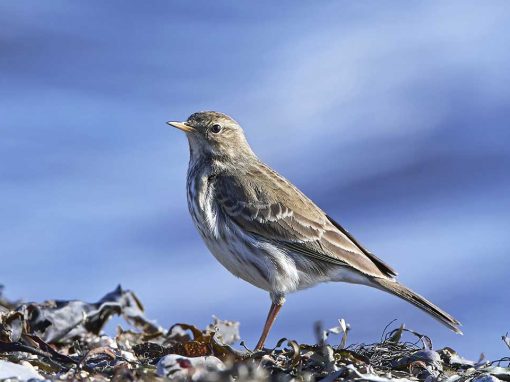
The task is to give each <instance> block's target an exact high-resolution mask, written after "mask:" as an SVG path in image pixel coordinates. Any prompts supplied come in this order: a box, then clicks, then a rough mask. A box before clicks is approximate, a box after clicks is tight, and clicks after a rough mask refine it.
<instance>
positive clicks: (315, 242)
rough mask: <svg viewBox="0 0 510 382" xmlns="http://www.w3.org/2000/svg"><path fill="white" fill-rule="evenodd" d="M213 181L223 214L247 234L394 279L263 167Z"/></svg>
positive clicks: (369, 254) (293, 190)
mask: <svg viewBox="0 0 510 382" xmlns="http://www.w3.org/2000/svg"><path fill="white" fill-rule="evenodd" d="M214 182H215V184H214V187H215V191H216V201H217V203H218V204H219V207H220V209H221V211H223V213H224V214H225V215H226V217H227V218H230V219H231V220H232V221H233V222H234V223H235V224H237V225H238V226H239V227H241V228H242V229H244V230H245V231H247V232H249V233H250V234H252V235H254V236H257V237H259V238H260V239H262V240H266V241H273V242H276V243H278V244H279V245H280V246H282V248H286V249H287V250H289V251H292V252H295V253H299V254H302V255H304V256H308V257H311V258H314V259H316V260H320V261H323V262H326V263H330V264H335V265H341V266H348V267H351V268H354V269H356V270H358V271H359V272H362V273H364V274H367V275H370V276H376V277H390V278H391V277H393V276H395V275H396V272H395V271H394V270H393V269H392V268H391V267H389V266H388V265H386V264H385V263H384V262H382V261H381V260H380V259H378V258H377V257H375V256H374V255H373V254H371V253H370V252H368V251H367V250H366V249H364V248H363V247H362V246H361V245H360V244H359V243H358V242H357V241H356V240H355V239H354V238H353V237H352V236H351V235H350V234H349V233H348V232H347V231H346V230H345V229H344V228H343V227H341V226H340V225H339V224H338V223H336V222H335V221H334V220H332V219H331V218H330V217H329V216H327V215H326V214H325V213H324V212H323V211H322V210H321V209H320V208H319V207H317V206H316V205H315V204H314V203H313V202H312V201H311V200H310V199H308V198H307V197H306V196H305V195H304V194H303V193H301V191H299V190H298V189H297V188H296V187H295V186H293V185H292V184H291V183H290V182H288V181H287V180H286V179H285V178H283V177H281V176H280V175H278V174H277V173H276V172H274V171H273V170H271V169H270V168H268V167H266V166H264V165H262V164H261V165H260V166H257V167H256V168H253V169H250V171H246V173H244V174H242V175H239V174H236V176H229V175H218V176H216V177H215V179H214Z"/></svg>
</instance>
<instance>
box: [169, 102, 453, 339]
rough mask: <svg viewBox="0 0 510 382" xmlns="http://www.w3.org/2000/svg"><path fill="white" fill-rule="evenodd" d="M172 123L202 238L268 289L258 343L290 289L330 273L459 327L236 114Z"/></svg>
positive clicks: (228, 264) (227, 263)
mask: <svg viewBox="0 0 510 382" xmlns="http://www.w3.org/2000/svg"><path fill="white" fill-rule="evenodd" d="M168 124H170V125H172V126H174V127H176V128H178V129H181V130H183V131H184V132H186V135H187V137H188V141H189V148H190V161H189V168H188V178H187V183H186V185H187V196H188V207H189V211H190V213H191V216H192V218H193V222H194V224H195V226H196V227H197V229H198V231H199V233H200V235H201V236H202V239H203V240H204V242H205V244H206V245H207V247H208V248H209V250H210V251H211V252H212V254H213V255H214V256H215V257H216V259H217V260H218V261H219V262H220V263H221V264H222V265H223V266H224V267H225V268H227V269H228V270H229V271H230V272H231V273H233V274H234V275H235V276H237V277H239V278H241V279H243V280H245V281H247V282H249V283H250V284H253V285H255V286H256V287H259V288H261V289H263V290H266V291H268V292H269V294H270V297H271V301H272V304H271V308H270V310H269V314H268V316H267V319H266V323H265V325H264V329H263V331H262V335H261V337H260V340H259V341H258V343H257V346H256V348H257V349H262V348H263V346H264V343H265V340H266V338H267V335H268V333H269V330H270V329H271V326H272V325H273V322H274V320H275V318H276V316H277V314H278V312H279V311H280V308H281V307H282V305H283V303H284V302H285V296H286V295H287V294H288V293H291V292H295V291H297V290H300V289H304V288H308V287H311V286H313V285H315V284H317V283H321V282H327V281H343V282H348V283H354V284H363V285H368V286H370V287H374V288H378V289H381V290H383V291H385V292H389V293H392V294H394V295H396V296H398V297H400V298H402V299H404V300H406V301H408V302H410V303H411V304H413V305H415V306H417V307H418V308H420V309H422V310H424V311H425V312H427V313H429V314H430V315H432V316H433V317H434V318H436V319H437V320H438V321H440V322H441V323H443V324H444V325H446V326H447V327H448V328H450V329H451V330H453V331H455V332H457V333H461V331H460V330H459V328H458V327H459V325H460V323H459V322H458V321H457V320H456V319H455V318H453V317H452V316H450V315H449V314H448V313H446V312H445V311H443V310H441V309H440V308H438V307H437V306H435V305H434V304H432V303H431V302H429V301H427V300H426V299H425V298H424V297H422V296H420V295H418V294H416V293H415V292H413V291H412V290H410V289H409V288H407V287H406V286H404V285H402V284H400V283H398V282H397V281H396V279H395V277H396V276H397V273H396V272H395V270H394V269H393V268H391V267H390V266H389V265H387V264H386V263H384V262H383V261H382V260H381V259H379V258H377V257H376V256H374V255H373V254H372V253H370V252H369V251H367V250H366V249H365V248H364V247H363V246H362V245H361V244H360V243H359V242H357V241H356V239H354V237H353V236H352V235H351V234H350V233H349V232H347V231H346V230H345V229H344V228H343V227H342V226H341V225H340V224H338V223H337V222H336V221H334V220H333V219H332V218H331V217H330V216H328V215H327V214H326V213H325V212H324V211H322V210H321V209H320V208H319V207H317V205H315V203H314V202H312V201H311V200H310V199H309V198H307V197H306V196H305V195H304V194H303V193H302V192H301V191H300V190H299V189H298V188H297V187H296V186H294V185H293V184H292V183H290V182H289V181H288V180H286V179H285V178H284V177H282V176H281V175H279V174H278V173H277V172H276V171H274V170H273V169H271V168H270V167H269V166H267V165H266V164H264V162H262V161H261V160H260V159H259V158H257V156H256V155H255V153H254V152H253V151H252V149H251V148H250V145H249V144H248V142H247V141H246V138H245V135H244V132H243V130H242V129H241V127H240V126H239V124H238V123H237V122H236V121H234V120H233V119H232V118H230V117H229V116H227V115H225V114H222V113H218V112H214V111H207V112H199V113H195V114H193V115H191V116H190V117H189V118H188V120H187V121H186V122H168Z"/></svg>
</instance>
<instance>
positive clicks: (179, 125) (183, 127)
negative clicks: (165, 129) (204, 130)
mask: <svg viewBox="0 0 510 382" xmlns="http://www.w3.org/2000/svg"><path fill="white" fill-rule="evenodd" d="M167 124H168V125H170V126H173V127H176V128H178V129H179V130H182V131H185V132H186V133H192V132H193V131H195V129H194V128H193V127H191V126H189V125H187V124H186V122H171V121H170V122H167Z"/></svg>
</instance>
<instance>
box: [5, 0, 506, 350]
mask: <svg viewBox="0 0 510 382" xmlns="http://www.w3.org/2000/svg"><path fill="white" fill-rule="evenodd" d="M509 21H510V4H509V3H508V2H506V1H490V2H477V1H452V2H448V3H445V2H441V1H429V2H385V1H381V2H367V1H323V2H313V3H312V2H304V1H303V2H295V1H293V2H290V1H287V2H279V3H278V4H274V2H269V1H262V2H239V1H216V2H210V1H197V2H192V3H191V2H185V1H180V2H177V1H153V2H150V3H145V2H135V1H127V2H126V1H122V2H121V1H109V2H103V1H89V2H67V1H58V0H55V1H51V2H39V1H23V2H20V1H3V2H1V3H0V52H1V54H0V116H1V123H0V132H1V133H2V137H3V138H2V139H1V140H0V213H1V216H2V219H0V254H1V255H0V256H1V258H2V268H1V270H0V281H1V282H2V283H3V284H5V285H6V293H7V294H8V296H11V297H13V298H18V297H20V298H25V299H29V300H42V299H47V298H80V299H86V300H95V299H97V298H99V297H101V296H102V295H103V294H104V293H105V292H107V291H109V290H111V289H113V288H114V287H115V286H116V284H117V283H122V285H123V286H124V287H126V288H130V289H133V290H135V291H136V292H137V293H138V294H139V296H140V298H141V299H142V301H144V303H145V305H146V309H147V311H148V314H149V316H151V317H154V318H155V319H157V321H158V322H159V323H160V324H161V325H163V326H169V325H170V324H172V323H174V322H192V323H196V324H199V325H205V324H206V323H208V322H209V320H210V316H211V315H212V314H216V315H218V316H219V317H222V318H224V319H232V320H239V321H241V333H242V335H243V337H244V338H245V339H246V340H247V341H248V342H249V343H250V344H252V345H253V344H254V342H255V341H256V339H257V336H258V334H259V331H260V329H261V327H262V324H263V320H264V318H265V314H266V309H267V308H268V304H269V299H268V297H267V296H266V294H265V293H264V292H262V291H259V290H257V289H255V288H254V287H252V286H250V285H248V284H245V283H244V282H242V281H240V280H237V279H236V278H234V277H233V276H231V275H230V274H228V273H227V272H226V271H225V270H223V269H222V268H221V266H220V265H219V264H217V263H216V261H215V260H214V258H213V257H212V256H211V255H210V254H209V253H207V250H206V248H205V246H204V245H203V244H202V243H201V242H200V239H199V237H198V235H197V234H196V233H195V231H194V228H193V227H192V223H191V219H190V218H189V216H188V212H187V206H186V199H185V176H186V167H187V161H188V152H187V150H188V148H187V142H186V140H185V137H184V136H183V135H182V134H179V132H177V131H174V130H172V129H170V128H168V127H167V126H166V125H165V124H164V122H165V121H167V120H176V119H177V120H179V119H185V118H186V117H187V116H188V115H189V114H191V113H192V112H194V111H197V110H204V109H206V110H209V109H213V110H218V111H223V112H225V113H228V114H230V115H232V116H233V117H234V118H236V119H237V120H238V121H240V122H241V124H242V125H243V126H244V128H245V130H246V134H247V136H248V138H249V140H250V142H251V143H252V146H253V147H254V150H255V151H256V152H257V153H258V154H259V156H260V157H261V158H263V159H264V160H266V161H267V162H268V163H269V164H270V165H272V166H273V167H275V168H276V169H277V170H278V171H279V172H280V173H282V174H284V175H285V176H287V177H288V178H289V179H290V180H292V181H293V182H294V183H296V184H297V185H298V186H299V187H300V188H301V189H302V190H303V191H304V192H305V193H306V194H308V195H309V196H310V197H312V199H314V200H315V201H316V202H317V203H318V204H319V205H320V206H321V207H322V208H323V209H325V210H326V211H328V212H329V214H330V215H332V216H333V217H334V218H336V219H337V220H338V221H340V222H341V223H342V224H343V225H345V226H346V227H347V228H348V229H349V230H350V231H351V232H352V233H353V234H354V235H355V236H356V237H357V238H358V239H359V241H361V242H362V243H364V244H365V245H366V246H367V247H368V248H369V249H371V250H372V251H373V252H374V253H376V254H377V255H378V256H379V257H381V258H383V259H385V260H386V261H388V262H389V263H390V264H392V265H393V266H394V267H395V268H396V269H397V270H398V271H399V272H400V280H401V281H402V282H404V283H406V284H407V285H408V286H410V287H412V288H413V289H415V290H416V291H418V292H420V293H422V294H424V295H425V296H427V297H428V298H430V299H431V300H432V301H434V302H435V303H437V304H438V305H440V306H442V307H443V308H445V309H446V310H447V311H449V312H451V313H452V314H454V315H455V316H456V317H457V318H458V319H459V320H460V321H462V322H463V323H464V327H463V329H464V332H465V336H463V337H460V336H455V335H454V334H452V333H450V332H449V331H447V330H446V329H444V328H443V327H442V326H440V325H438V324H437V323H436V322H435V321H433V320H431V319H429V318H428V317H427V316H426V315H424V314H423V313H421V312H420V311H418V310H416V309H415V308H414V307H412V306H410V305H408V304H405V303H404V302H402V301H400V300H398V299H396V298H394V297H392V296H388V295H385V294H383V293H382V292H379V291H375V290H370V289H369V288H364V287H360V286H352V285H345V284H328V285H322V286H319V287H316V288H313V289H310V290H306V291H303V292H301V293H299V294H295V295H291V296H290V297H289V298H288V302H287V305H286V306H285V308H284V309H283V311H282V315H281V317H280V318H279V320H278V322H277V324H276V326H275V328H274V331H273V333H272V335H271V337H270V341H275V340H276V339H277V338H279V337H282V336H290V337H294V338H296V339H297V340H301V341H310V340H311V339H312V337H313V330H312V327H313V323H314V322H315V321H316V320H319V319H320V320H322V321H323V322H324V324H325V325H326V326H329V325H334V324H335V323H336V319H337V318H345V319H346V320H347V321H348V322H350V323H351V326H352V329H353V330H352V333H351V338H350V339H351V341H353V342H358V341H367V342H370V341H374V340H376V339H377V338H379V336H380V333H381V331H382V329H383V328H384V327H385V326H386V324H387V323H388V322H389V321H391V320H392V319H394V318H397V319H398V321H399V322H402V321H404V322H406V324H407V326H408V327H410V328H413V329H415V330H417V331H420V332H424V333H427V334H429V335H430V336H431V337H432V339H433V341H434V343H435V345H436V347H441V346H446V345H448V346H451V347H453V348H455V349H457V350H459V351H460V352H461V353H462V354H464V355H467V356H469V357H471V358H477V357H478V355H479V353H480V352H481V351H483V352H485V354H487V355H488V356H492V357H498V356H500V355H502V354H504V353H505V351H506V349H505V346H504V344H503V343H502V341H501V340H500V336H501V335H502V334H504V333H506V332H507V331H508V330H510V327H509V326H508V325H509V324H508V316H509V314H510V308H509V307H508V302H507V301H506V300H507V298H506V294H507V292H508V289H509V287H508V282H507V279H508V270H509V269H510V260H509V259H510V258H509V256H508V248H509V247H510V237H509V235H508V232H509V228H510V217H509V213H510V198H509V197H508V195H509V191H510V175H509V171H508V168H509V166H510V152H509V149H508V143H509V142H510V126H509V125H510V123H509V122H510V109H509V108H508V105H509V104H510V87H509V86H508V84H509V83H510V71H509V70H508V68H509V67H510V50H509V49H508V48H507V47H508V46H510V37H509V36H510V22H509Z"/></svg>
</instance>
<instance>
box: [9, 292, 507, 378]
mask: <svg viewBox="0 0 510 382" xmlns="http://www.w3.org/2000/svg"><path fill="white" fill-rule="evenodd" d="M0 306H1V307H2V308H1V310H0V380H2V379H5V378H8V377H15V376H17V377H18V380H28V379H30V380H42V379H46V380H55V381H56V380H59V381H79V380H96V381H164V380H177V381H187V380H192V381H210V382H213V381H241V382H242V381H254V382H257V381H324V382H331V381H374V382H383V381H389V380H394V379H399V380H400V381H416V380H421V381H427V382H432V381H438V380H444V381H448V382H451V381H459V382H463V381H473V382H484V381H496V379H495V378H498V379H499V380H503V381H510V362H509V361H510V358H509V357H506V358H501V359H499V360H495V361H492V362H489V361H487V360H485V359H484V357H481V358H480V360H478V361H477V362H473V361H469V360H465V359H464V358H462V357H461V356H460V355H458V354H457V353H456V352H455V351H454V350H453V349H451V348H444V349H440V350H434V349H433V344H432V341H431V340H430V338H428V337H427V336H425V335H422V334H420V333H417V332H414V331H412V330H409V329H406V328H405V327H404V326H403V325H402V326H400V327H397V328H395V329H393V330H391V331H389V332H387V333H386V329H385V331H384V333H383V335H382V337H381V339H380V341H378V342H374V343H371V344H355V345H350V346H346V345H347V340H348V333H349V330H350V327H349V325H348V324H346V323H345V321H344V320H339V325H338V326H337V327H334V328H330V329H327V330H324V329H323V328H322V325H321V324H319V323H318V324H317V325H316V326H315V333H316V337H317V341H316V342H317V343H316V344H312V345H308V344H300V343H298V342H296V341H294V340H291V339H286V338H283V339H281V340H280V341H278V343H277V344H276V346H275V347H274V348H271V349H264V350H260V351H252V350H250V349H248V348H246V347H244V348H241V350H239V349H236V348H234V347H233V346H232V345H233V344H235V343H236V342H237V341H238V340H239V339H240V335H239V324H238V323H236V322H231V321H222V320H220V319H218V318H216V317H214V319H213V322H212V323H211V324H210V325H209V326H208V327H206V328H205V329H203V330H202V329H200V328H198V327H196V326H194V325H190V324H184V323H180V324H175V325H173V326H172V327H170V328H169V329H168V330H163V329H162V328H160V327H159V326H158V325H156V324H155V323H153V322H151V321H149V320H148V319H147V318H146V317H145V315H144V310H143V306H142V304H141V303H140V301H139V300H138V298H137V297H136V295H135V294H134V293H133V292H131V291H125V290H123V289H122V288H121V287H118V288H117V289H115V290H114V291H113V292H111V293H108V294H107V295H105V296H104V297H103V298H102V299H101V300H99V301H98V302H97V303H85V302H82V301H77V300H73V301H47V302H44V303H40V304H38V303H25V304H20V303H11V302H9V301H8V300H6V299H5V298H4V299H2V297H1V294H0ZM112 315H120V316H122V317H123V318H124V319H125V321H126V322H127V323H128V324H129V325H130V326H131V328H129V329H124V328H122V327H119V328H118V329H117V333H116V335H115V336H113V337H111V336H108V335H106V334H104V333H102V329H103V327H104V325H105V323H106V322H107V321H108V319H109V318H110V317H111V316H112ZM337 336H338V337H337ZM503 341H504V343H505V344H506V345H507V346H509V347H510V345H509V344H510V340H509V337H508V336H507V335H506V336H503ZM329 342H331V343H333V344H330V343H329ZM241 345H244V344H243V343H242V342H241Z"/></svg>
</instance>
